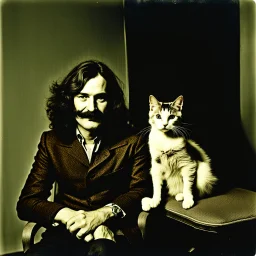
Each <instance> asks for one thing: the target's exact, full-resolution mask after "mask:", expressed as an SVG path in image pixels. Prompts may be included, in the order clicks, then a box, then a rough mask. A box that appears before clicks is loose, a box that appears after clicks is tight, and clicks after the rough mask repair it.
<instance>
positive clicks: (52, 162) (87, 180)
mask: <svg viewBox="0 0 256 256" xmlns="http://www.w3.org/2000/svg"><path fill="white" fill-rule="evenodd" d="M149 164H150V160H149V152H148V147H147V141H146V139H145V138H143V137H142V136H137V135H134V136H130V137H128V138H125V139H123V140H121V141H119V142H117V143H111V142H107V143H104V138H103V140H102V143H101V146H100V149H99V151H98V152H97V153H96V155H95V157H94V159H93V161H92V162H91V163H90V164H89V162H88V158H87V155H86V153H85V152H84V149H83V147H82V145H81V144H80V143H79V141H78V140H77V138H74V140H73V141H72V142H70V143H64V142H62V141H61V140H60V139H58V137H57V136H56V134H55V132H54V131H47V132H44V133H43V134H42V136H41V140H40V143H39V145H38V152H37V154H36V156H35V161H34V163H33V167H32V170H31V172H30V174H29V176H28V178H27V180H26V183H25V185H24V188H23V189H22V192H21V195H20V197H19V201H18V203H17V212H18V216H19V218H20V219H22V220H28V221H34V222H37V223H39V224H41V225H43V226H45V227H49V226H51V224H52V222H53V219H54V217H55V215H56V214H57V212H58V211H59V210H60V209H61V208H64V207H69V208H72V209H75V210H81V209H83V210H88V211H90V210H94V209H97V208H100V207H102V206H104V205H106V204H108V203H110V202H113V203H116V204H117V205H119V206H120V207H121V208H122V209H123V210H124V211H125V213H126V216H125V217H124V218H123V219H121V220H113V221H112V222H113V223H112V225H114V226H116V228H118V229H121V230H123V232H124V234H125V235H126V236H127V238H128V239H129V240H130V241H131V242H132V240H134V239H133V238H135V237H137V238H138V237H139V230H138V227H137V221H136V219H137V216H138V214H139V212H140V210H141V199H142V198H143V197H144V196H148V194H149V193H150V187H151V183H150V180H151V179H150V177H149V166H150V165H149ZM54 181H57V182H58V189H59V192H58V195H57V197H56V199H55V201H54V202H49V201H47V198H48V197H49V195H50V190H51V188H52V184H53V182H54ZM135 240H137V239H135Z"/></svg>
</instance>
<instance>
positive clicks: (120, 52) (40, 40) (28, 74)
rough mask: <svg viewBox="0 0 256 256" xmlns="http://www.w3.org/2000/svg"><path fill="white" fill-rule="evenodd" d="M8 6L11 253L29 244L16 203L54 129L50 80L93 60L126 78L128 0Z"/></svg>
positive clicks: (7, 219) (6, 229)
mask: <svg viewBox="0 0 256 256" xmlns="http://www.w3.org/2000/svg"><path fill="white" fill-rule="evenodd" d="M104 3H105V2H104ZM1 11H2V33H3V41H2V45H3V70H2V73H3V95H2V97H3V145H2V146H3V173H2V181H1V183H2V184H3V186H2V191H3V195H4V198H3V205H2V207H1V209H2V219H1V223H0V225H1V232H2V236H1V237H0V239H1V238H2V240H3V241H2V242H3V247H2V248H0V254H4V253H9V252H15V251H20V250H21V249H22V248H21V247H22V246H21V232H22V228H23V225H24V223H23V222H21V221H20V220H18V218H17V215H16V210H15V207H16V202H17V200H18V197H19V194H20V191H21V188H22V187H23V184H24V182H25V179H26V177H27V175H28V173H29V170H30V169H31V164H32V162H33V156H34V155H35V153H36V150H37V144H38V142H39V139H40V135H41V133H42V131H43V130H46V129H48V120H47V118H46V114H45V99H46V98H47V96H48V88H49V85H50V84H51V83H52V82H53V81H54V80H59V79H62V78H63V76H64V75H65V74H66V73H67V72H68V71H70V68H71V67H73V66H74V65H76V64H77V63H78V62H80V61H82V60H85V59H91V58H93V59H99V60H101V61H103V62H105V63H106V64H108V65H109V66H110V67H111V68H112V69H113V70H114V71H115V72H116V74H117V75H118V76H119V77H120V79H121V80H122V81H123V82H125V81H126V62H125V44H124V30H123V2H122V1H121V0H120V1H119V0H117V1H115V4H88V1H78V2H75V1H74V2H73V1H71V2H66V1H63V2H61V1H58V2H57V1H56V2H52V1H40V2H27V1H24V2H21V1H17V2H13V1H11V2H8V1H7V2H5V3H4V4H2V5H1ZM124 90H125V91H126V93H127V92H128V89H127V88H124ZM3 206H4V207H3Z"/></svg>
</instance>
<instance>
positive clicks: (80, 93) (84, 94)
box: [78, 92, 107, 97]
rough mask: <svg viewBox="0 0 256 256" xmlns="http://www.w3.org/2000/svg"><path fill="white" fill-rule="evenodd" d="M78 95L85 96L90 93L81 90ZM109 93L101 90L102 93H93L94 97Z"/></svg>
mask: <svg viewBox="0 0 256 256" xmlns="http://www.w3.org/2000/svg"><path fill="white" fill-rule="evenodd" d="M78 95H83V96H90V95H89V94H88V93H85V92H79V93H78ZM106 95H107V93H106V92H100V93H97V94H95V95H93V96H94V97H95V96H97V97H98V96H106Z"/></svg>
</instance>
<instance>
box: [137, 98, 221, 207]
mask: <svg viewBox="0 0 256 256" xmlns="http://www.w3.org/2000/svg"><path fill="white" fill-rule="evenodd" d="M149 104H150V105H149V106H150V110H149V123H150V125H151V131H150V133H149V150H150V154H151V159H152V160H151V170H150V173H151V176H152V181H153V191H154V192H153V198H149V197H145V198H143V199H142V209H143V210H144V211H148V210H150V209H151V208H155V207H157V206H158V205H159V204H160V201H161V190H162V184H163V181H164V180H166V184H167V188H168V192H169V195H171V196H175V199H176V200H177V201H183V202H182V207H183V208H184V209H188V208H191V207H192V206H193V205H194V196H193V189H194V187H195V188H196V189H197V191H198V195H199V196H204V195H207V194H210V193H211V192H212V189H213V186H214V184H215V183H216V182H217V178H216V177H215V176H214V175H213V174H212V171H211V166H210V158H209V157H208V156H207V154H206V153H205V151H204V150H203V149H202V148H201V147H200V146H199V145H198V144H197V143H195V142H194V141H192V140H189V139H186V138H185V136H183V134H184V129H183V128H182V127H181V126H179V123H180V118H181V115H182V106H183V96H179V97H178V98H177V99H175V100H174V101H173V102H159V101H158V100H157V99H156V98H155V97H154V96H152V95H151V96H150V97H149Z"/></svg>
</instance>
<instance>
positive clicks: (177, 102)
mask: <svg viewBox="0 0 256 256" xmlns="http://www.w3.org/2000/svg"><path fill="white" fill-rule="evenodd" d="M172 105H173V107H174V108H176V109H177V110H178V111H181V110H182V107H183V96H182V95H180V96H179V97H178V98H177V99H176V100H175V101H174V102H173V103H172Z"/></svg>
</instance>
